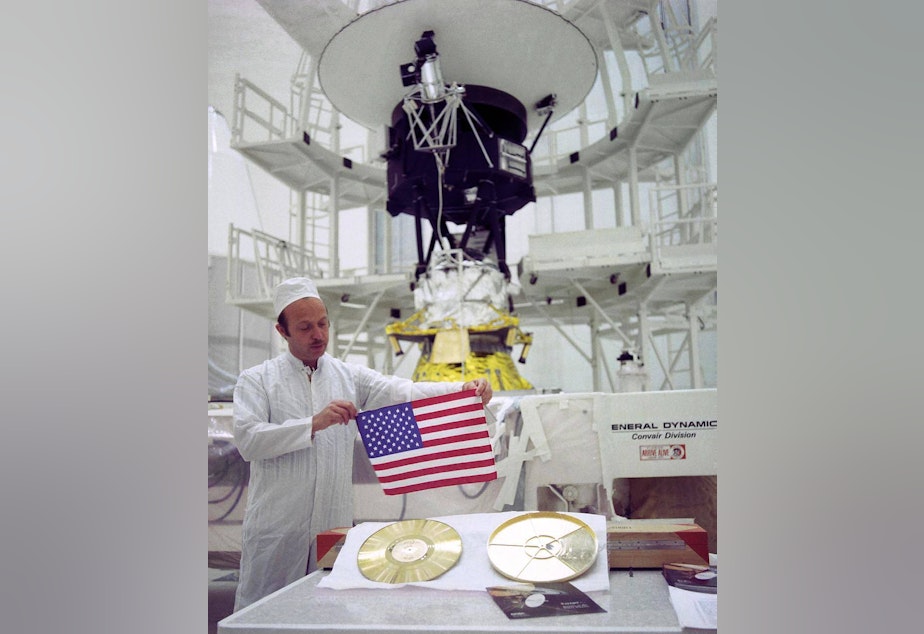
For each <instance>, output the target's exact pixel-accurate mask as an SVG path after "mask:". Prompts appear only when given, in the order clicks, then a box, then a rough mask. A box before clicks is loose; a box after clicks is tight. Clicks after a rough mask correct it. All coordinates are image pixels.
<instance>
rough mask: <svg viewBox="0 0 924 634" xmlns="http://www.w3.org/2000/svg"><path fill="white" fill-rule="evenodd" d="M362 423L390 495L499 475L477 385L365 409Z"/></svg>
mask: <svg viewBox="0 0 924 634" xmlns="http://www.w3.org/2000/svg"><path fill="white" fill-rule="evenodd" d="M356 425H357V427H358V428H359V434H360V436H361V437H362V440H363V445H364V446H365V447H366V454H367V455H368V456H369V461H370V462H371V463H372V466H373V468H374V469H375V474H376V476H378V478H379V482H380V483H381V485H382V490H383V491H384V492H385V494H386V495H399V494H401V493H411V492H413V491H421V490H423V489H436V488H439V487H445V486H450V485H454V484H467V483H470V482H487V481H489V480H494V479H495V478H497V467H496V466H495V464H494V450H493V449H492V448H491V437H490V435H489V434H488V423H487V421H486V420H485V414H484V405H482V403H481V397H479V396H475V390H464V391H462V392H455V393H452V394H444V395H442V396H433V397H430V398H424V399H419V400H416V401H410V402H408V403H400V404H398V405H391V406H389V407H383V408H381V409H375V410H370V411H367V412H360V413H359V414H357V415H356Z"/></svg>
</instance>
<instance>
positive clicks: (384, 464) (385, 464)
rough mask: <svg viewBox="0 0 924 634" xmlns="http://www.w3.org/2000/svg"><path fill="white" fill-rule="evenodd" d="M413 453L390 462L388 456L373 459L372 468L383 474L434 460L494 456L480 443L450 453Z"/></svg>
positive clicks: (402, 455)
mask: <svg viewBox="0 0 924 634" xmlns="http://www.w3.org/2000/svg"><path fill="white" fill-rule="evenodd" d="M414 453H415V454H416V455H414V456H407V455H405V454H397V455H398V456H400V457H399V458H398V459H394V457H392V459H391V460H389V459H388V456H386V457H383V458H374V459H373V460H372V466H373V467H374V468H375V470H376V472H378V473H383V472H387V471H389V470H391V469H401V468H402V467H406V466H408V465H414V464H420V463H422V462H428V461H434V460H444V461H445V460H450V459H452V458H458V457H459V456H471V455H476V454H488V455H491V456H493V455H494V452H493V451H491V448H490V447H488V448H487V449H485V447H484V443H482V442H479V443H478V444H475V445H472V446H469V447H459V448H457V449H453V450H451V451H431V452H427V453H421V452H419V451H415V452H414Z"/></svg>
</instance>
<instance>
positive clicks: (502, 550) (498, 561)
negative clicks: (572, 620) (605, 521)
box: [488, 512, 597, 582]
mask: <svg viewBox="0 0 924 634" xmlns="http://www.w3.org/2000/svg"><path fill="white" fill-rule="evenodd" d="M488 558H489V559H490V560H491V565H492V566H494V569H495V570H497V571H498V572H499V573H501V574H502V575H504V576H505V577H508V578H510V579H514V580H516V581H528V582H552V581H567V580H568V579H574V578H575V577H577V576H579V575H581V574H583V573H584V572H585V571H587V570H588V569H589V568H590V567H591V566H592V565H593V563H594V561H595V560H596V558H597V535H596V534H595V533H594V531H593V529H592V528H591V527H590V526H588V525H587V524H585V523H584V522H582V521H581V520H579V519H577V518H575V517H571V516H570V515H566V514H564V513H553V512H536V513H526V514H524V515H519V516H517V517H514V518H513V519H510V520H508V521H506V522H504V523H503V524H501V525H500V526H498V527H497V528H496V529H495V530H494V532H493V533H492V534H491V537H490V538H489V539H488Z"/></svg>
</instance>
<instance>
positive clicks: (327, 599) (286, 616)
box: [218, 570, 716, 634]
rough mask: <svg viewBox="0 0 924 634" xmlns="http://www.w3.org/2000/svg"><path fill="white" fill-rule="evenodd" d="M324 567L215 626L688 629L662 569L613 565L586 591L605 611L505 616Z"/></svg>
mask: <svg viewBox="0 0 924 634" xmlns="http://www.w3.org/2000/svg"><path fill="white" fill-rule="evenodd" d="M327 574H330V573H329V571H327V570H318V571H315V572H312V573H311V574H309V575H308V576H306V577H303V578H302V579H299V580H298V581H296V582H294V583H292V584H290V585H288V586H286V587H285V588H282V589H281V590H278V591H276V592H274V593H273V594H271V595H269V596H267V597H264V598H263V599H261V600H260V601H257V602H256V603H254V604H252V605H249V606H247V607H246V608H244V609H243V610H241V611H240V612H237V613H235V614H232V615H231V616H229V617H227V618H225V619H223V620H222V621H219V623H218V633H219V634H302V633H305V632H336V633H337V634H368V633H374V634H392V633H393V634H404V633H406V632H440V633H441V634H473V633H484V634H487V633H491V634H502V633H505V632H543V633H544V634H555V633H562V634H577V633H589V632H620V633H623V634H633V633H639V634H641V633H644V634H662V633H664V634H667V633H674V634H676V633H679V632H683V633H684V634H692V633H693V632H709V633H711V632H715V631H716V630H695V629H689V628H681V627H680V624H679V622H678V620H677V615H676V614H675V613H674V608H673V607H672V606H671V603H670V598H669V594H668V589H667V588H668V586H667V583H666V582H665V581H664V577H663V576H662V575H661V572H660V570H636V571H634V572H633V573H632V575H630V574H629V571H627V570H610V590H609V592H590V593H588V595H589V596H590V597H591V598H592V599H593V600H594V601H595V602H596V603H598V604H599V605H600V606H601V607H602V608H603V609H605V610H606V612H605V613H597V614H577V615H568V616H548V617H538V618H527V619H509V618H507V616H506V615H505V614H504V613H503V612H502V611H501V609H500V608H499V607H498V606H497V604H495V603H494V600H493V599H492V598H491V597H490V596H489V595H488V593H487V592H483V593H482V592H454V591H453V592H451V591H446V590H433V589H429V588H420V587H402V588H394V589H386V590H380V589H370V588H359V589H352V590H333V589H331V588H319V587H317V586H318V582H319V581H320V580H321V579H322V578H323V577H324V576H325V575H327Z"/></svg>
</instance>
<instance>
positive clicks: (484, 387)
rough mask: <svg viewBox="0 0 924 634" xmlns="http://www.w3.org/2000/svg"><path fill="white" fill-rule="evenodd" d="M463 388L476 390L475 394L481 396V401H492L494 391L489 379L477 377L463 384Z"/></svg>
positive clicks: (485, 402)
mask: <svg viewBox="0 0 924 634" xmlns="http://www.w3.org/2000/svg"><path fill="white" fill-rule="evenodd" d="M462 389H463V390H475V396H480V397H481V402H482V403H483V404H485V405H487V404H488V403H490V402H491V397H492V396H494V391H493V390H492V389H491V384H490V383H489V382H488V380H487V379H482V378H477V379H473V380H471V381H468V382H466V383H465V384H464V385H462Z"/></svg>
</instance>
